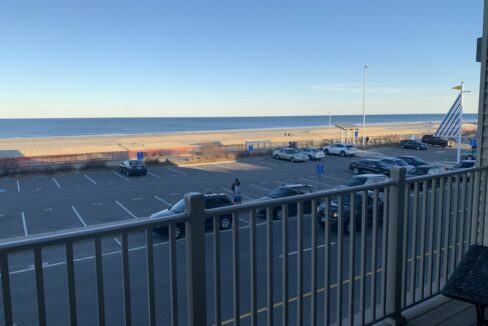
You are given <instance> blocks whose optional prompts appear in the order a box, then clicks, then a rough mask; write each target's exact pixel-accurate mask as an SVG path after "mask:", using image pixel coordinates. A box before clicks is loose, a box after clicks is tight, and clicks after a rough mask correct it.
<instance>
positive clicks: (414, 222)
mask: <svg viewBox="0 0 488 326" xmlns="http://www.w3.org/2000/svg"><path fill="white" fill-rule="evenodd" d="M424 191H425V190H424ZM418 212H419V182H418V181H415V183H414V190H413V208H412V269H411V274H410V293H411V295H412V303H415V302H416V293H417V221H418Z"/></svg>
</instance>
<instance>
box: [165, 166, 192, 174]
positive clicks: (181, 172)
mask: <svg viewBox="0 0 488 326" xmlns="http://www.w3.org/2000/svg"><path fill="white" fill-rule="evenodd" d="M167 169H168V170H170V171H173V172H176V173H179V174H183V175H188V173H185V172H183V171H180V170H176V169H173V168H167Z"/></svg>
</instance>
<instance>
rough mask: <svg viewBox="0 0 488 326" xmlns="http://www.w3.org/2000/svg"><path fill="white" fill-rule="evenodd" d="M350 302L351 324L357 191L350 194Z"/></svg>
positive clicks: (352, 320)
mask: <svg viewBox="0 0 488 326" xmlns="http://www.w3.org/2000/svg"><path fill="white" fill-rule="evenodd" d="M349 196H350V198H349V207H350V209H349V229H350V233H349V295H348V296H349V298H348V299H349V303H348V318H349V325H351V326H352V325H354V287H355V286H354V285H355V280H354V276H355V275H354V274H355V268H354V265H355V264H354V258H355V256H356V245H355V238H356V230H357V228H356V226H357V223H356V208H357V205H356V192H352V193H350V194H349Z"/></svg>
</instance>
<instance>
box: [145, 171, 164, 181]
mask: <svg viewBox="0 0 488 326" xmlns="http://www.w3.org/2000/svg"><path fill="white" fill-rule="evenodd" d="M147 174H149V175H151V176H153V177H155V178H157V179H161V177H160V176H159V175H157V174H154V173H152V172H149V171H147Z"/></svg>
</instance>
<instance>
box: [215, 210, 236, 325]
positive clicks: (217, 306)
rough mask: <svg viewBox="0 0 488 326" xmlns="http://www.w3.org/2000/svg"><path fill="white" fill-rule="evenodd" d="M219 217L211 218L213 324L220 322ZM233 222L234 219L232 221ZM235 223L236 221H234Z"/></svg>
mask: <svg viewBox="0 0 488 326" xmlns="http://www.w3.org/2000/svg"><path fill="white" fill-rule="evenodd" d="M220 219H221V216H214V218H213V236H214V239H213V240H214V241H213V256H214V298H215V299H214V301H215V302H214V309H215V310H214V319H215V325H217V326H218V325H220V324H221V322H222V317H221V316H222V313H221V312H222V303H221V291H220V289H221V283H220V272H221V271H220ZM234 222H235V221H234ZM235 224H237V223H235Z"/></svg>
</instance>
